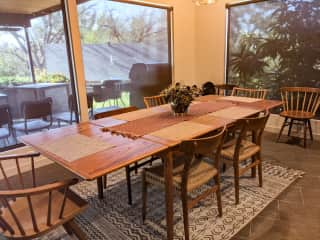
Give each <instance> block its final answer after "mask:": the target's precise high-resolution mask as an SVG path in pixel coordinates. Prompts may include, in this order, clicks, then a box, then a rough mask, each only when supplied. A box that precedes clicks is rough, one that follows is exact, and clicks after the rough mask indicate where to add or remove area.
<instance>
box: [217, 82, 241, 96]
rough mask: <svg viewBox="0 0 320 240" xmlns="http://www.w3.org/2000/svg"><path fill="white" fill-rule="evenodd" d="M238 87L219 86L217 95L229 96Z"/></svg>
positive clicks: (232, 85)
mask: <svg viewBox="0 0 320 240" xmlns="http://www.w3.org/2000/svg"><path fill="white" fill-rule="evenodd" d="M235 87H238V86H237V85H234V84H219V85H216V89H217V94H218V95H223V96H229V95H230V94H231V93H232V90H233V88H235Z"/></svg>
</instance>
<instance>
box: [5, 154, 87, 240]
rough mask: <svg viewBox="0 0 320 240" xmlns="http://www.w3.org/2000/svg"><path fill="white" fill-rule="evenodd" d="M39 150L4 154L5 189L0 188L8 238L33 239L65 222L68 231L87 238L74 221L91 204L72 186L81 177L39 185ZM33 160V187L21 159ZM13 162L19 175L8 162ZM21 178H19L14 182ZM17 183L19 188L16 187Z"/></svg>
mask: <svg viewBox="0 0 320 240" xmlns="http://www.w3.org/2000/svg"><path fill="white" fill-rule="evenodd" d="M39 155H40V154H39V153H29V154H24V155H4V156H0V169H1V174H2V177H3V181H4V183H5V184H4V185H5V189H1V190H0V205H1V207H2V208H1V211H0V232H1V234H2V235H3V236H5V237H6V238H8V239H32V238H35V237H40V236H42V235H43V234H45V233H47V232H48V231H50V230H52V229H54V228H56V227H58V226H60V225H63V226H64V227H65V228H66V230H67V232H68V233H71V232H73V233H75V234H76V235H77V237H78V238H80V239H84V235H83V233H82V232H81V230H80V229H79V228H78V227H76V225H75V223H74V222H73V221H72V220H73V218H74V217H75V216H76V215H77V214H79V213H81V212H82V211H83V210H84V208H85V207H86V206H87V203H86V202H85V201H84V200H83V199H81V198H80V197H79V196H77V195H76V194H75V193H73V192H72V191H71V190H70V189H69V187H70V186H72V185H74V184H76V183H77V182H78V180H77V179H70V180H64V181H60V182H55V183H51V184H47V185H42V186H37V182H36V171H35V158H36V157H38V156H39ZM22 160H23V161H26V160H30V166H31V175H32V180H31V186H29V185H30V184H29V182H28V179H26V178H25V174H23V172H22V167H21V166H22V165H23V164H22V163H20V161H22ZM9 161H13V162H14V165H15V168H16V173H17V174H16V175H15V176H11V177H9V175H11V174H12V172H11V173H10V171H12V169H13V168H12V164H10V168H8V169H6V168H5V167H4V164H3V163H4V162H6V163H7V162H9ZM14 177H17V178H18V181H14V182H13V181H11V180H12V178H14ZM13 184H15V187H13Z"/></svg>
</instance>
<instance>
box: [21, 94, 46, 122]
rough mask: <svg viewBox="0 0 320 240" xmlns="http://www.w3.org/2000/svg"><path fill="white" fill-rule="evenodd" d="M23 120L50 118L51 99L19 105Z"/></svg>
mask: <svg viewBox="0 0 320 240" xmlns="http://www.w3.org/2000/svg"><path fill="white" fill-rule="evenodd" d="M21 109H22V113H23V116H24V119H34V118H45V117H48V116H50V117H51V116H52V99H51V98H46V99H43V100H39V101H25V102H22V104H21Z"/></svg>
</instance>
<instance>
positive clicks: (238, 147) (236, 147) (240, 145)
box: [221, 113, 270, 204]
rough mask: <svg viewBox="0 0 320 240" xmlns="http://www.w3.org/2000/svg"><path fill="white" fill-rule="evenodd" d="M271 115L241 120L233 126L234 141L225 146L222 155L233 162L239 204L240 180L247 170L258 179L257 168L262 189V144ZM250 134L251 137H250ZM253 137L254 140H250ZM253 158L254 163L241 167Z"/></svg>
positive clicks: (236, 195)
mask: <svg viewBox="0 0 320 240" xmlns="http://www.w3.org/2000/svg"><path fill="white" fill-rule="evenodd" d="M269 116H270V114H269V113H265V114H264V115H263V116H258V117H256V118H245V119H240V120H238V121H237V122H236V124H235V125H233V126H232V132H233V133H235V134H233V136H234V139H231V140H230V141H228V142H227V143H226V144H224V146H223V148H222V151H221V155H222V156H223V158H224V159H226V160H232V161H233V168H234V185H235V200H236V201H235V202H236V204H238V203H239V180H240V176H241V175H243V174H244V173H245V172H246V171H247V170H249V169H251V171H252V172H251V173H252V177H256V167H257V166H258V172H259V186H260V187H262V158H261V147H262V145H261V142H262V134H263V132H264V129H265V126H266V123H267V121H268V119H269ZM248 133H250V134H251V136H248ZM248 137H251V138H252V140H248ZM249 158H251V160H252V162H251V163H250V164H247V165H246V166H245V167H241V166H240V165H241V164H242V163H243V162H244V161H246V160H248V159H249Z"/></svg>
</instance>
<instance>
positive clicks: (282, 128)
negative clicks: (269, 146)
mask: <svg viewBox="0 0 320 240" xmlns="http://www.w3.org/2000/svg"><path fill="white" fill-rule="evenodd" d="M287 121H288V118H285V119H284V121H283V124H282V127H281V129H280V132H279V135H278V139H277V142H279V141H280V138H281V135H282V132H283V130H284V128H285V126H286V125H287Z"/></svg>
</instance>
